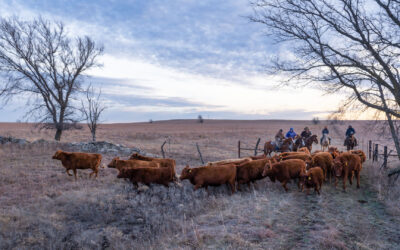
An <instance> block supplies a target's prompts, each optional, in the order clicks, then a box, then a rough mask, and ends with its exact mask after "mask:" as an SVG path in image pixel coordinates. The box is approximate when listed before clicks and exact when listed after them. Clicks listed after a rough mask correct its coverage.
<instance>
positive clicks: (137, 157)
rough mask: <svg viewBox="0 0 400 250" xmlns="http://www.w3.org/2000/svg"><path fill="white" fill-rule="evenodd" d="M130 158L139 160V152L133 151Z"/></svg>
mask: <svg viewBox="0 0 400 250" xmlns="http://www.w3.org/2000/svg"><path fill="white" fill-rule="evenodd" d="M129 159H130V160H139V154H138V153H133V154H132V155H131V157H129Z"/></svg>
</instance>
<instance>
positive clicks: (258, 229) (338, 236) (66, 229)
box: [0, 121, 400, 249]
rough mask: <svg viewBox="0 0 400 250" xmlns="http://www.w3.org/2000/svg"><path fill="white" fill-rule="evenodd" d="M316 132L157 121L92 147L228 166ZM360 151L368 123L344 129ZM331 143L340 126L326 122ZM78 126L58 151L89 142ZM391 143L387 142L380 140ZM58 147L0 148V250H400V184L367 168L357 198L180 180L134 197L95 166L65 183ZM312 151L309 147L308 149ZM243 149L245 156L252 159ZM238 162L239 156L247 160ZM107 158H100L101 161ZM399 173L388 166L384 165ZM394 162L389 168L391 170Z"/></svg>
mask: <svg viewBox="0 0 400 250" xmlns="http://www.w3.org/2000/svg"><path fill="white" fill-rule="evenodd" d="M324 125H325V124H318V125H313V124H311V123H310V122H306V121H206V122H205V123H204V124H198V123H196V122H195V121H166V122H156V123H153V124H148V123H137V124H109V125H103V126H102V127H101V128H100V130H99V135H98V140H107V141H110V142H113V143H119V144H124V145H126V146H129V147H138V148H140V149H143V150H145V151H146V152H149V153H153V154H158V155H159V154H160V146H161V144H162V143H163V142H164V141H165V140H167V141H168V143H167V144H166V147H165V148H166V151H167V156H168V157H172V158H175V159H176V160H177V164H178V166H177V172H178V174H179V173H180V171H181V169H182V168H183V167H184V165H186V164H190V165H191V166H195V165H200V163H199V158H198V154H197V151H196V147H195V143H198V144H199V146H200V148H201V151H202V154H203V156H204V158H205V160H206V161H211V160H220V159H225V158H233V157H237V142H238V140H241V141H242V142H243V144H244V145H246V144H248V145H250V146H252V147H254V144H255V142H256V140H257V138H259V137H260V138H262V143H264V142H265V140H267V139H268V140H270V139H272V138H273V135H274V134H275V133H276V131H277V130H278V129H279V128H283V129H284V130H287V129H288V128H289V127H291V126H293V127H294V128H295V130H296V131H297V132H301V130H300V129H302V128H304V126H309V127H310V128H311V130H312V131H313V132H314V133H317V134H318V135H319V134H320V131H321V130H322V128H323V126H324ZM352 125H353V126H354V127H355V128H356V130H357V136H358V139H359V141H360V142H361V145H360V147H361V148H362V147H365V148H366V142H367V141H368V139H374V140H377V139H381V140H383V139H384V138H383V139H382V137H381V136H379V135H378V134H375V132H373V131H374V130H373V129H371V128H370V127H368V126H369V123H368V122H362V121H357V122H352ZM329 127H330V129H331V136H332V138H333V141H334V144H336V145H338V146H340V145H342V141H343V134H344V130H345V127H347V123H343V124H337V125H335V126H334V127H333V126H332V125H329ZM53 133H54V131H38V130H37V129H35V128H34V127H33V126H32V125H31V124H23V123H21V124H0V135H3V136H14V137H18V138H26V139H28V140H30V141H33V140H37V139H46V140H51V138H52V137H53ZM89 138H90V134H89V133H88V131H87V130H86V129H83V130H75V131H68V132H66V133H65V134H64V135H63V138H62V141H63V142H72V141H74V142H76V141H88V140H89ZM388 143H389V142H388ZM58 148H64V149H68V148H66V146H65V145H64V144H63V143H61V144H56V143H43V144H36V145H30V144H28V145H10V144H9V145H2V146H0V249H11V248H17V249H43V248H46V249H81V248H85V249H107V248H109V249H128V248H136V249H145V248H150V249H165V248H174V249H176V248H184V249H189V248H219V249H220V248H235V249H236V248H242V249H243V248H264V249H265V248H266V249H289V248H302V249H321V248H323V249H399V248H400V185H399V181H397V182H393V180H390V179H388V178H387V177H386V176H385V175H384V174H385V173H384V172H381V171H380V170H379V166H378V165H377V164H375V165H373V164H372V163H371V162H366V163H365V165H364V167H363V172H362V177H361V189H359V190H357V189H356V188H355V186H354V185H353V186H349V188H348V191H347V192H343V191H342V189H341V188H337V189H335V188H334V186H333V184H329V183H325V185H324V186H323V187H322V193H321V195H320V196H317V195H315V194H313V192H310V195H306V194H305V193H301V192H299V191H298V190H297V186H296V185H294V183H291V184H289V189H290V190H289V192H287V193H286V192H284V190H283V188H282V187H281V186H280V185H279V184H278V183H272V182H270V181H269V179H264V180H261V181H259V182H257V183H256V185H254V186H251V187H250V189H247V188H246V189H245V190H244V191H242V192H238V193H235V194H234V195H229V192H228V189H227V188H226V187H225V186H221V187H213V188H210V195H207V193H206V192H205V191H204V190H198V191H196V192H194V191H193V187H192V185H191V184H190V183H189V182H187V181H183V182H181V183H177V184H171V185H170V187H169V188H165V187H163V186H159V185H152V186H150V187H149V188H148V189H147V188H145V187H142V188H140V190H135V189H134V188H133V187H132V185H131V184H130V183H128V182H126V181H124V180H121V179H117V178H116V174H117V171H116V170H115V169H108V168H105V169H101V170H100V172H99V177H98V178H97V179H89V178H88V174H89V172H90V171H78V180H77V181H74V180H73V177H69V176H67V174H66V173H65V171H64V168H63V167H62V166H61V163H60V162H59V161H55V160H52V159H51V156H52V154H53V153H54V151H55V150H56V149H58ZM314 148H316V149H319V145H314ZM250 153H251V152H248V153H247V154H250ZM245 154H246V153H244V155H245ZM114 156H115V155H112V154H105V155H103V157H104V158H103V163H106V164H107V163H108V162H109V161H110V160H111V159H112V157H114ZM393 164H397V163H393ZM393 164H392V165H393Z"/></svg>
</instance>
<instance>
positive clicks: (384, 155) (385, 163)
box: [382, 146, 388, 168]
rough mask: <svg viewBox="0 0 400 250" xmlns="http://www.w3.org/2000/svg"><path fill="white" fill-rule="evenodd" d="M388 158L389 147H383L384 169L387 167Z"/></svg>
mask: <svg viewBox="0 0 400 250" xmlns="http://www.w3.org/2000/svg"><path fill="white" fill-rule="evenodd" d="M387 158H388V152H387V146H384V147H383V165H382V166H383V167H384V168H386V167H387Z"/></svg>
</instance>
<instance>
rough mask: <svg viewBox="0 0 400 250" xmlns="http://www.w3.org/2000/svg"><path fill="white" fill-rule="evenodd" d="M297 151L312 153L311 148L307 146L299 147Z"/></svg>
mask: <svg viewBox="0 0 400 250" xmlns="http://www.w3.org/2000/svg"><path fill="white" fill-rule="evenodd" d="M297 152H303V153H306V154H309V155H311V153H310V150H308V148H307V147H302V148H299V149H298V150H297Z"/></svg>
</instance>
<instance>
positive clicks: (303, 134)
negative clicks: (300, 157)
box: [300, 127, 312, 140]
mask: <svg viewBox="0 0 400 250" xmlns="http://www.w3.org/2000/svg"><path fill="white" fill-rule="evenodd" d="M311 135H312V133H311V131H310V129H309V128H308V127H305V128H304V130H303V132H301V135H300V136H301V137H303V139H304V140H305V139H307V138H308V137H310V136H311Z"/></svg>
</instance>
